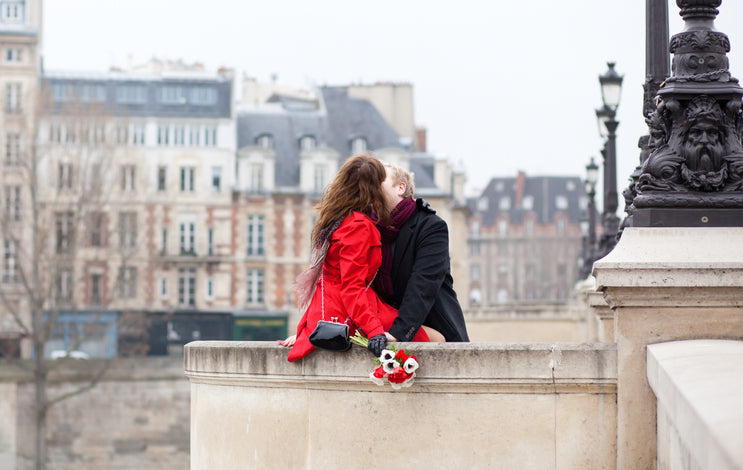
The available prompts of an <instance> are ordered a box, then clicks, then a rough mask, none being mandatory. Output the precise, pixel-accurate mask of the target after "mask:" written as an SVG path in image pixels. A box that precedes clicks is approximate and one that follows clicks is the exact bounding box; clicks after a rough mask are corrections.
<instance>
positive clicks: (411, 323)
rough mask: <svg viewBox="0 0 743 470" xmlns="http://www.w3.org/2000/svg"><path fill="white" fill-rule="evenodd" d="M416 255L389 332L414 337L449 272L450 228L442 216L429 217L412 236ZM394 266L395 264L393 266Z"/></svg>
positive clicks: (402, 336) (409, 337)
mask: <svg viewBox="0 0 743 470" xmlns="http://www.w3.org/2000/svg"><path fill="white" fill-rule="evenodd" d="M413 243H415V245H416V246H415V259H414V260H413V266H412V269H411V272H410V278H409V279H408V282H407V286H406V287H405V293H404V294H403V297H402V300H401V302H400V308H399V313H398V316H397V318H396V319H395V322H394V323H393V324H392V327H391V328H390V330H389V332H390V334H391V335H392V336H394V337H395V338H397V339H398V340H399V341H411V340H412V338H413V336H415V333H416V332H417V331H418V329H419V328H420V327H421V325H422V324H423V322H424V321H425V320H426V317H428V314H429V313H430V312H431V309H432V308H433V304H434V302H435V301H436V298H437V296H438V294H439V290H440V289H441V286H442V285H443V284H444V280H445V278H446V274H447V272H449V263H450V261H449V230H448V228H447V226H446V222H444V221H443V220H442V219H441V218H439V217H430V218H429V219H428V220H427V221H426V226H424V227H422V228H421V230H420V231H418V233H417V234H416V238H415V239H414V240H413ZM393 269H394V268H393Z"/></svg>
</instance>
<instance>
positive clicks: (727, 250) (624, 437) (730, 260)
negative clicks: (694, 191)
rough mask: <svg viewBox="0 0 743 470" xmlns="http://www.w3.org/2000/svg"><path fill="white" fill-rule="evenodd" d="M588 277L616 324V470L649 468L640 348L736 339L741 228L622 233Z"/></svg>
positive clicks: (649, 400) (647, 398) (652, 427)
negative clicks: (654, 345)
mask: <svg viewBox="0 0 743 470" xmlns="http://www.w3.org/2000/svg"><path fill="white" fill-rule="evenodd" d="M593 274H594V276H595V277H596V282H597V288H598V290H599V291H601V292H602V293H603V294H604V298H605V299H606V301H607V303H608V304H609V306H611V308H612V309H613V310H614V312H615V317H616V319H615V339H616V343H617V375H618V377H617V379H618V383H619V384H620V385H619V389H618V392H617V400H618V402H617V406H618V411H617V440H618V445H617V459H618V460H617V467H618V468H632V469H638V470H642V469H648V470H651V469H655V468H656V401H655V396H654V395H653V392H652V390H651V389H650V385H649V384H648V381H647V376H646V364H647V354H646V349H647V346H648V345H649V344H655V343H661V342H667V341H678V340H686V339H740V338H743V310H741V307H742V306H743V295H741V293H743V228H732V227H731V228H723V227H719V228H700V227H675V228H660V227H652V228H637V227H634V228H632V227H631V228H627V229H625V230H624V232H623V234H622V238H621V239H620V241H619V243H618V244H617V246H616V247H615V248H614V250H613V251H612V252H611V253H609V255H607V256H606V257H605V258H603V259H601V260H599V261H597V262H596V263H595V264H594V269H593Z"/></svg>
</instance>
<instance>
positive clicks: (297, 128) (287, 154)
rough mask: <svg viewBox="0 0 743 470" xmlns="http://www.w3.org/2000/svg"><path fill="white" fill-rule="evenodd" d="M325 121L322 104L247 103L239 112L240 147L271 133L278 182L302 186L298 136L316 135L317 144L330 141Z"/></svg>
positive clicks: (289, 185) (252, 143)
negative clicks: (296, 107) (301, 106)
mask: <svg viewBox="0 0 743 470" xmlns="http://www.w3.org/2000/svg"><path fill="white" fill-rule="evenodd" d="M326 121H327V115H326V114H325V111H324V110H323V109H321V108H319V107H318V108H315V109H314V110H305V109H303V110H301V111H297V110H292V109H287V108H286V107H285V106H283V105H282V104H281V102H275V103H269V104H264V105H260V106H244V107H242V108H241V109H240V110H239V111H238V114H237V148H238V149H242V148H244V147H249V146H251V145H256V143H257V139H258V137H261V136H263V135H270V136H271V138H272V141H273V147H272V149H273V151H274V152H276V161H275V165H276V167H275V173H274V174H275V183H276V186H277V187H295V186H299V154H300V148H299V139H300V138H302V137H304V136H313V137H315V140H316V142H317V145H318V146H320V145H327V124H326Z"/></svg>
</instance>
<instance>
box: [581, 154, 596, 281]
mask: <svg viewBox="0 0 743 470" xmlns="http://www.w3.org/2000/svg"><path fill="white" fill-rule="evenodd" d="M598 180H599V166H598V165H596V163H595V162H594V161H593V157H591V162H590V163H589V164H588V165H586V180H585V182H584V184H585V188H586V195H587V196H588V227H587V233H586V240H585V243H584V244H583V256H582V258H583V266H582V267H581V272H580V277H581V279H585V278H587V277H588V276H589V275H590V274H591V270H592V269H593V262H594V261H596V183H597V182H598Z"/></svg>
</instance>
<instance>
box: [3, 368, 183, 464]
mask: <svg viewBox="0 0 743 470" xmlns="http://www.w3.org/2000/svg"><path fill="white" fill-rule="evenodd" d="M95 365H96V366H97V365H99V364H98V363H97V361H96V363H95ZM94 369H95V367H91V364H89V362H88V361H67V362H65V363H64V364H63V365H61V367H60V368H59V369H58V370H57V372H56V373H55V375H54V376H53V377H54V381H53V383H52V384H50V386H49V393H50V395H51V396H52V397H54V396H59V395H60V394H63V393H66V392H69V391H71V390H73V389H75V388H77V387H79V386H80V385H81V384H82V383H83V382H82V381H84V380H86V379H90V378H91V377H92V375H93V374H92V372H91V371H92V370H94ZM0 370H2V372H0V397H2V400H0V403H2V405H0V409H1V410H2V411H1V412H0V416H3V419H2V420H0V467H2V468H6V469H9V470H27V469H31V468H33V459H32V456H33V452H34V449H33V442H34V437H33V436H34V428H33V414H32V412H31V410H32V409H33V396H34V393H33V383H32V382H30V381H29V380H30V377H28V374H27V372H25V371H24V370H23V369H21V368H18V367H17V366H14V365H12V364H10V363H7V362H6V363H3V364H2V366H1V367H0ZM189 400H190V390H189V385H188V381H187V380H186V379H185V378H184V376H183V371H182V362H181V360H180V359H177V358H172V359H171V358H152V359H142V358H140V359H115V360H113V361H112V362H111V363H110V364H109V369H108V370H107V372H106V375H105V377H104V379H103V380H102V381H101V382H100V383H99V384H98V385H97V386H96V387H95V388H93V389H91V390H89V391H87V392H84V393H82V394H80V395H76V396H73V397H71V398H69V399H67V400H64V401H62V402H60V403H58V404H56V405H55V406H54V407H52V408H51V411H50V414H49V421H48V422H49V428H48V436H47V438H48V441H47V442H48V449H49V468H54V469H60V470H73V469H74V470H79V469H97V468H147V469H153V470H157V469H162V470H165V469H173V468H187V467H188V458H189V428H190V421H189V416H190V411H189Z"/></svg>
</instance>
